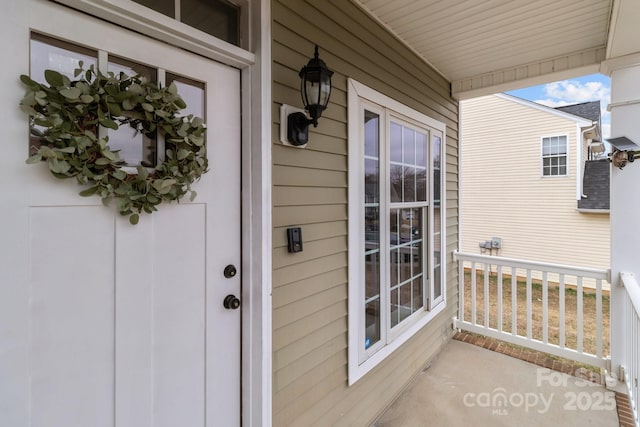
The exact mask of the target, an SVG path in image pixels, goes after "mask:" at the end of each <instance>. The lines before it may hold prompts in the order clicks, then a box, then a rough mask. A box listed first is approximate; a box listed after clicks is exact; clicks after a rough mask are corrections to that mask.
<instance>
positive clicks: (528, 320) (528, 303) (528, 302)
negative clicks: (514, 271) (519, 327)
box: [527, 269, 533, 339]
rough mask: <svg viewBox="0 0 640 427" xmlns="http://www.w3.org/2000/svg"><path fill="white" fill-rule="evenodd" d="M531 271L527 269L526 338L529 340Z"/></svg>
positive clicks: (531, 315)
mask: <svg viewBox="0 0 640 427" xmlns="http://www.w3.org/2000/svg"><path fill="white" fill-rule="evenodd" d="M531 299H532V298H531V269H527V338H528V339H531V335H532V334H531V326H532V325H531V320H532V317H533V314H532V313H533V310H532V309H531Z"/></svg>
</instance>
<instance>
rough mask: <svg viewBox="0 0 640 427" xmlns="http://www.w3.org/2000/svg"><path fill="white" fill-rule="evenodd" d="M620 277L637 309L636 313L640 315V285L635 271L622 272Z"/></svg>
mask: <svg viewBox="0 0 640 427" xmlns="http://www.w3.org/2000/svg"><path fill="white" fill-rule="evenodd" d="M620 279H621V280H622V286H624V288H625V289H626V290H627V294H628V295H629V299H630V300H631V302H632V303H633V307H634V308H635V309H636V315H638V316H640V285H639V284H638V282H637V281H636V276H635V275H634V274H633V273H620Z"/></svg>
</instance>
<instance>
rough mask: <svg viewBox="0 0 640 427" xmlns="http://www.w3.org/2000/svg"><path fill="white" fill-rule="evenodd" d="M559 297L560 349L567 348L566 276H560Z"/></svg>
mask: <svg viewBox="0 0 640 427" xmlns="http://www.w3.org/2000/svg"><path fill="white" fill-rule="evenodd" d="M558 295H559V296H560V302H559V304H558V305H559V306H560V307H559V308H558V311H559V315H560V325H559V326H560V332H559V335H560V341H559V343H558V345H559V346H560V348H565V336H564V322H565V319H564V309H565V307H564V274H562V273H561V274H560V283H558Z"/></svg>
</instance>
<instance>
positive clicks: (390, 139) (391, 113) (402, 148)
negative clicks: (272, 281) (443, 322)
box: [349, 80, 445, 383]
mask: <svg viewBox="0 0 640 427" xmlns="http://www.w3.org/2000/svg"><path fill="white" fill-rule="evenodd" d="M444 132H445V126H444V124H442V123H440V122H438V121H436V120H433V119H431V118H429V117H427V116H425V115H423V114H421V113H419V112H417V111H415V110H412V109H410V108H408V107H406V106H404V105H402V104H400V103H398V102H396V101H394V100H392V99H390V98H388V97H386V96H384V95H382V94H380V93H378V92H375V91H374V90H372V89H370V88H368V87H366V86H364V85H361V84H359V83H357V82H355V81H351V80H350V81H349V224H350V225H349V271H350V275H349V319H350V322H349V381H350V383H353V382H354V381H356V380H357V379H358V378H360V377H361V376H362V375H364V373H366V372H367V371H368V370H370V369H371V368H372V367H373V366H375V365H376V364H377V363H379V362H380V361H381V360H382V359H384V358H385V357H386V356H388V355H389V354H391V353H392V352H393V351H394V350H395V349H396V348H397V347H399V346H400V345H401V344H402V343H403V342H404V341H406V340H407V339H408V338H409V337H411V336H412V335H413V334H414V333H415V332H417V331H418V330H419V329H420V328H422V327H423V326H424V325H426V324H427V323H428V321H429V320H430V319H431V318H433V316H434V315H435V314H436V313H438V312H439V311H440V310H441V309H442V308H443V307H444V304H443V303H444V292H443V286H442V283H443V277H442V276H443V269H442V266H441V253H442V247H443V243H444V242H443V239H442V236H443V235H444V234H443V232H442V228H443V226H444V220H443V218H442V212H443V211H442V207H441V195H442V194H444V192H443V191H442V188H441V186H442V173H443V172H442V162H441V159H442V150H443V146H444V144H443V143H442V142H443V140H444Z"/></svg>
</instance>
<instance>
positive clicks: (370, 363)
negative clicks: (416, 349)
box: [349, 301, 447, 386]
mask: <svg viewBox="0 0 640 427" xmlns="http://www.w3.org/2000/svg"><path fill="white" fill-rule="evenodd" d="M446 306H447V304H446V301H443V302H441V303H440V304H438V306H437V307H435V308H434V309H433V310H432V311H429V312H425V315H424V316H423V317H421V318H420V319H418V320H417V321H416V322H415V323H413V324H412V325H410V326H408V327H407V328H406V329H405V330H404V331H403V332H402V333H400V335H398V336H397V337H395V339H394V340H393V341H391V342H390V343H389V344H387V345H386V346H384V347H383V348H381V349H380V350H378V351H377V352H376V353H375V354H374V355H372V356H371V357H370V358H368V359H367V360H366V361H364V362H363V363H361V364H358V342H353V341H357V337H355V339H353V338H354V337H352V336H351V334H350V337H349V386H351V385H353V384H355V383H356V382H357V381H358V380H359V379H361V378H362V377H363V376H365V375H366V374H367V373H368V372H369V371H371V370H372V369H373V368H375V367H376V366H378V365H379V364H380V363H382V362H383V361H384V360H385V359H386V358H387V357H389V356H391V355H392V354H393V353H394V352H395V351H396V350H397V349H398V348H400V346H402V345H403V344H404V343H405V342H407V341H408V340H409V338H411V337H413V336H414V335H415V334H417V333H418V332H420V330H422V328H424V327H426V326H428V324H429V323H430V322H431V320H433V319H434V318H435V317H436V316H437V315H438V314H440V313H441V312H442V311H444V309H445V308H446ZM354 335H357V333H356V334H354Z"/></svg>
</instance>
